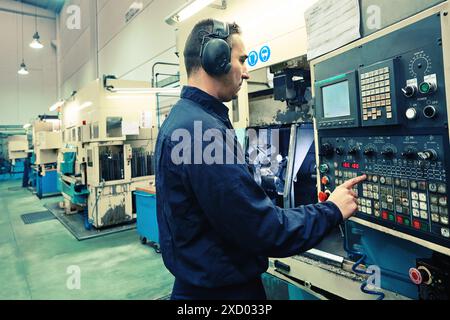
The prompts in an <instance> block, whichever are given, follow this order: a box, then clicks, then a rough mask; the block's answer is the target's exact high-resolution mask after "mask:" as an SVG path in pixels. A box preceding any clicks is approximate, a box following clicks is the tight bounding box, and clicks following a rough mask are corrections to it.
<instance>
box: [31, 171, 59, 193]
mask: <svg viewBox="0 0 450 320" xmlns="http://www.w3.org/2000/svg"><path fill="white" fill-rule="evenodd" d="M57 182H58V173H57V171H56V169H53V170H46V171H45V175H42V174H41V173H37V174H36V194H37V196H38V198H39V199H42V198H44V197H50V196H56V195H59V194H60V192H59V190H58V183H57Z"/></svg>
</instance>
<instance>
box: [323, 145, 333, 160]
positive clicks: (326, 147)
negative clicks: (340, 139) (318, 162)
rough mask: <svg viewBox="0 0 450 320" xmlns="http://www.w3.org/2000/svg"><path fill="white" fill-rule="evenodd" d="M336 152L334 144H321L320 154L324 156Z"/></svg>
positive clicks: (329, 155)
mask: <svg viewBox="0 0 450 320" xmlns="http://www.w3.org/2000/svg"><path fill="white" fill-rule="evenodd" d="M333 153H334V149H333V146H332V145H331V144H330V143H324V144H323V145H321V146H320V155H321V156H324V157H331V156H332V155H333Z"/></svg>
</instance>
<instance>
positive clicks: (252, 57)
mask: <svg viewBox="0 0 450 320" xmlns="http://www.w3.org/2000/svg"><path fill="white" fill-rule="evenodd" d="M247 62H248V65H249V66H250V67H254V66H256V64H257V63H258V53H257V52H256V51H252V52H250V53H249V54H248V59H247Z"/></svg>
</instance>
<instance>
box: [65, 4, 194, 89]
mask: <svg viewBox="0 0 450 320" xmlns="http://www.w3.org/2000/svg"><path fill="white" fill-rule="evenodd" d="M185 1H186V0H170V1H166V0H141V1H140V2H142V3H143V10H142V11H141V12H140V13H139V14H138V15H137V16H135V17H134V18H133V19H132V20H131V21H129V22H128V23H126V21H125V14H126V12H127V11H128V8H129V7H130V5H131V4H132V3H133V2H134V1H133V0H97V1H91V0H69V1H68V2H67V3H66V5H65V6H64V8H63V9H62V11H61V15H60V19H59V20H60V21H59V23H58V26H59V40H60V47H61V52H60V57H59V64H60V66H61V97H62V98H64V97H68V96H69V95H70V93H71V92H72V91H76V90H79V89H80V88H82V87H83V86H85V85H86V84H87V83H88V82H90V81H92V80H94V79H96V78H99V77H101V76H102V75H103V74H112V75H115V76H117V77H119V78H122V79H129V80H142V81H150V80H151V74H152V66H153V65H154V63H155V62H170V63H178V58H177V56H176V55H175V51H176V48H175V44H176V41H175V32H174V27H171V26H169V25H167V24H166V23H165V22H164V20H165V17H166V16H167V15H169V14H170V13H172V12H173V11H174V10H176V9H177V8H178V7H180V6H181V5H182V4H184V3H185ZM73 4H75V5H79V6H80V7H81V16H82V18H81V20H82V25H81V30H68V29H67V27H66V25H65V23H66V20H67V17H68V15H67V12H66V10H67V8H68V7H69V6H70V5H73ZM157 71H158V72H164V73H174V72H176V71H178V68H173V67H166V68H165V67H158V69H157Z"/></svg>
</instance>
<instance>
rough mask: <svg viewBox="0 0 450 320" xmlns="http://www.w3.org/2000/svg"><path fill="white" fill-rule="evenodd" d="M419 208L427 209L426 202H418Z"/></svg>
mask: <svg viewBox="0 0 450 320" xmlns="http://www.w3.org/2000/svg"><path fill="white" fill-rule="evenodd" d="M419 209H420V210H427V209H428V207H427V203H426V202H420V203H419Z"/></svg>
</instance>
